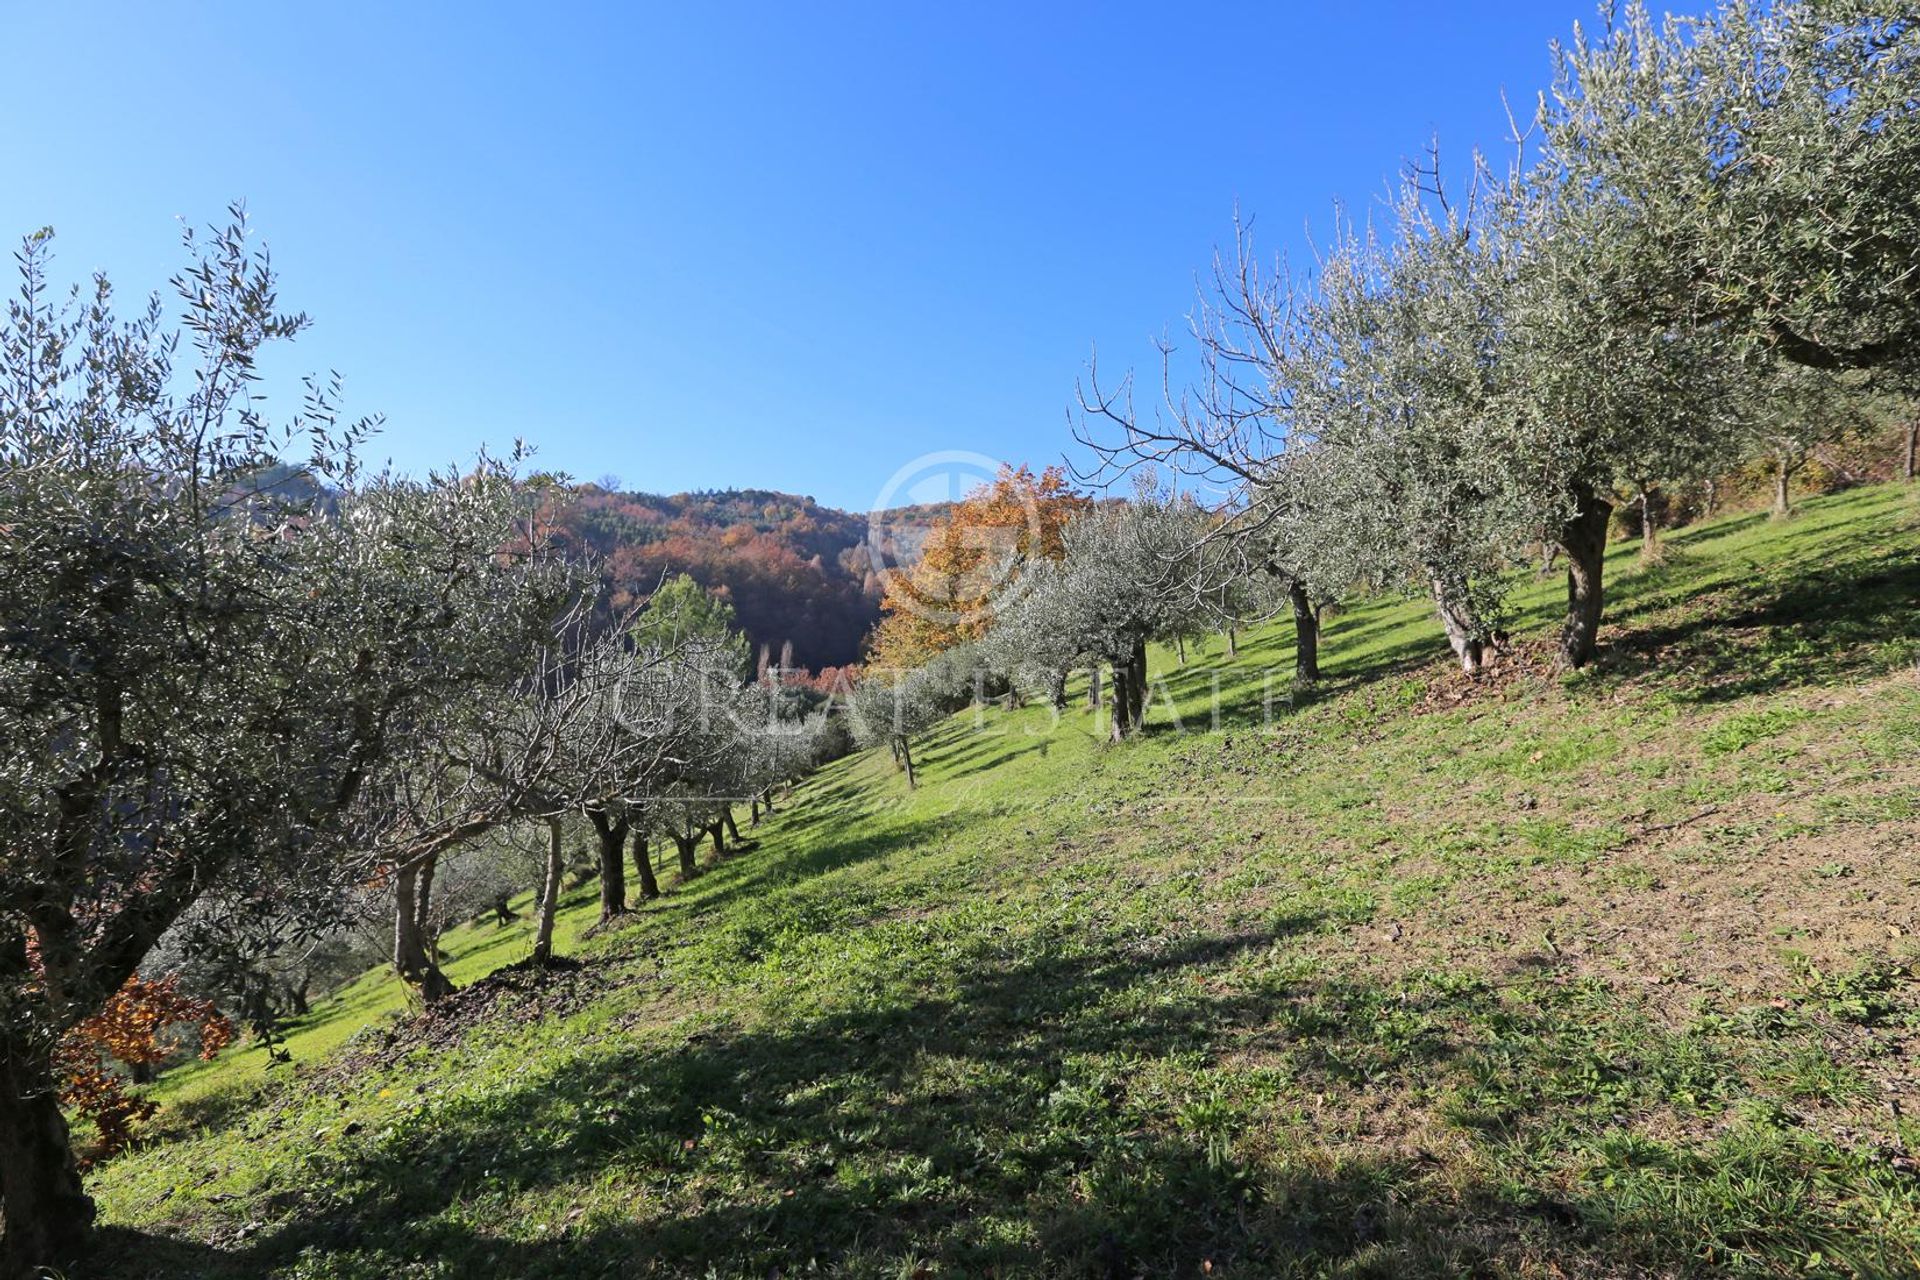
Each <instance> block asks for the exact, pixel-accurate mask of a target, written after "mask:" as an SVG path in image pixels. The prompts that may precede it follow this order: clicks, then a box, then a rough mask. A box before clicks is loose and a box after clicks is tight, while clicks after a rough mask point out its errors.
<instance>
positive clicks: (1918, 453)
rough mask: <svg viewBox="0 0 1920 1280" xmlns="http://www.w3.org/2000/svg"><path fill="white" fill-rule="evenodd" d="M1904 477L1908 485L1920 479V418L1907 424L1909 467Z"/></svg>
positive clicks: (1907, 466)
mask: <svg viewBox="0 0 1920 1280" xmlns="http://www.w3.org/2000/svg"><path fill="white" fill-rule="evenodd" d="M1904 477H1905V479H1906V482H1907V483H1908V484H1912V483H1913V482H1914V480H1915V478H1917V477H1920V418H1915V419H1914V420H1913V421H1912V422H1909V423H1908V424H1907V465H1906V470H1905V472H1904Z"/></svg>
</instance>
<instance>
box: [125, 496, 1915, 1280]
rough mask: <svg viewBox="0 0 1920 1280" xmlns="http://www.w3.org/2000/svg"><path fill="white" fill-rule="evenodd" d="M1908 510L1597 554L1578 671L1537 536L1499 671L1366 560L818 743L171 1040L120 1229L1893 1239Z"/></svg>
mask: <svg viewBox="0 0 1920 1280" xmlns="http://www.w3.org/2000/svg"><path fill="white" fill-rule="evenodd" d="M1917 513H1920V505H1917V504H1916V501H1915V498H1914V495H1913V493H1912V491H1911V490H1905V491H1903V490H1901V489H1900V488H1898V487H1882V488H1874V489H1866V490H1861V491H1857V492H1855V493H1851V494H1845V495H1840V496H1836V497H1830V498H1824V499H1819V500H1815V501H1813V502H1810V503H1808V504H1807V506H1806V508H1805V510H1804V512H1803V513H1802V514H1801V515H1800V516H1799V517H1798V518H1797V519H1796V520H1794V521H1791V522H1788V523H1786V524H1784V525H1775V524H1770V523H1767V522H1765V521H1763V520H1760V519H1757V518H1754V517H1750V516H1737V517H1732V518H1729V519H1726V520H1723V521H1720V522H1718V523H1716V524H1711V525H1707V526H1704V527H1701V528H1697V529H1693V530H1689V531H1685V532H1682V533H1679V534H1676V535H1674V536H1673V537H1672V538H1671V539H1670V542H1669V547H1668V555H1667V558H1666V560H1665V561H1664V563H1662V564H1661V565H1659V566H1657V567H1654V568H1640V567H1639V566H1637V565H1636V564H1635V563H1634V561H1633V560H1632V557H1631V551H1630V549H1626V548H1620V549H1618V550H1617V553H1616V555H1615V557H1614V559H1613V561H1612V563H1611V564H1610V566H1609V568H1610V571H1611V573H1612V575H1613V582H1614V587H1615V592H1616V594H1615V602H1616V607H1615V609H1614V610H1613V612H1612V614H1611V618H1610V626H1609V630H1608V632H1607V635H1606V639H1607V640H1608V641H1609V642H1610V647H1609V649H1608V652H1607V654H1606V657H1605V659H1604V660H1603V661H1602V662H1601V663H1600V664H1599V665H1598V667H1597V668H1595V669H1592V670H1589V671H1586V672H1582V673H1581V674H1580V675H1578V676H1576V677H1563V676H1561V675H1559V674H1557V673H1556V672H1554V671H1553V669H1552V667H1551V665H1550V663H1549V662H1548V661H1547V658H1546V650H1547V649H1549V648H1550V638H1549V635H1550V625H1551V612H1552V607H1553V603H1554V599H1555V596H1556V594H1557V591H1558V583H1557V582H1555V581H1548V580H1544V579H1542V580H1540V581H1538V582H1533V583H1530V584H1529V585H1528V586H1527V588H1526V589H1525V590H1524V591H1523V593H1522V606H1523V610H1524V618H1525V625H1524V626H1523V627H1521V628H1520V629H1519V630H1518V631H1517V632H1516V639H1515V643H1514V649H1513V652H1511V653H1510V654H1508V655H1506V656H1505V657H1503V658H1502V659H1500V660H1499V661H1497V662H1496V663H1495V664H1494V667H1493V669H1492V670H1491V671H1490V672H1489V673H1488V674H1487V675H1486V676H1485V677H1483V678H1482V679H1480V680H1478V681H1471V682H1470V681H1467V680H1466V679H1465V678H1464V677H1462V676H1460V675H1458V674H1457V673H1456V672H1454V671H1453V670H1452V669H1451V667H1450V665H1449V664H1448V663H1447V662H1445V661H1444V660H1443V659H1444V658H1445V656H1446V655H1445V647H1444V644H1443V642H1442V641H1441V639H1440V637H1439V634H1438V629H1437V627H1436V625H1435V624H1434V623H1433V622H1432V620H1431V618H1430V616H1429V613H1428V610H1427V609H1426V608H1424V607H1423V606H1422V605H1421V604H1420V603H1418V602H1412V603H1404V602H1397V601H1375V602H1368V603H1365V604H1361V605H1358V606H1356V607H1354V608H1352V609H1351V610H1350V611H1348V612H1344V613H1342V614H1340V615H1339V616H1337V617H1334V618H1330V619H1329V622H1328V625H1327V628H1326V631H1325V635H1324V638H1323V641H1322V654H1323V659H1324V662H1325V665H1326V668H1327V676H1328V678H1327V679H1326V680H1325V681H1324V682H1323V683H1322V684H1321V685H1320V686H1318V687H1316V688H1313V689H1297V688H1295V687H1293V686H1292V685H1291V683H1290V682H1289V681H1288V680H1287V679H1286V674H1287V673H1288V672H1290V669H1291V666H1290V641H1289V631H1288V629H1287V628H1286V627H1285V626H1276V627H1272V628H1268V629H1265V630H1261V631H1257V632H1255V633H1253V634H1252V635H1250V636H1248V637H1246V638H1245V642H1244V643H1243V644H1242V646H1241V648H1240V653H1239V655H1238V656H1237V657H1235V658H1232V659H1229V658H1228V657H1227V656H1226V654H1225V651H1224V646H1223V645H1222V643H1221V642H1219V641H1215V642H1214V643H1213V644H1212V645H1210V646H1209V648H1208V649H1207V651H1206V652H1204V653H1201V654H1197V655H1192V654H1190V655H1189V661H1188V663H1187V664H1186V665H1185V666H1184V667H1183V666H1178V665H1176V664H1175V662H1174V660H1173V658H1172V657H1171V655H1168V654H1164V653H1156V654H1155V655H1154V671H1155V674H1156V676H1158V677H1159V678H1160V684H1159V685H1158V687H1157V688H1156V691H1155V697H1154V698H1153V700H1152V702H1151V703H1150V706H1149V711H1148V716H1147V724H1148V732H1147V733H1146V734H1145V735H1144V736H1142V737H1141V738H1140V739H1138V740H1136V741H1135V742H1132V743H1129V744H1127V745H1124V746H1120V747H1109V746H1107V745H1106V744H1105V742H1104V735H1103V733H1102V731H1101V730H1102V726H1101V724H1100V722H1099V720H1098V717H1097V714H1096V713H1093V712H1090V711H1088V710H1087V709H1086V708H1085V706H1084V700H1085V699H1084V687H1082V688H1079V689H1076V690H1074V691H1073V709H1072V710H1071V711H1069V712H1067V713H1066V714H1064V715H1062V716H1058V717H1056V716H1055V715H1053V714H1052V713H1051V712H1050V711H1049V710H1048V709H1046V708H1042V707H1027V708H1023V709H1020V710H1015V711H1007V710H1004V709H1000V708H997V707H996V708H983V709H979V710H977V711H970V712H967V713H963V714H962V715H960V716H957V717H955V718H954V719H953V720H952V721H950V722H948V723H947V724H945V725H944V726H942V727H941V728H940V729H939V730H938V731H937V732H936V733H935V734H933V735H931V736H930V737H929V739H928V740H927V742H926V743H925V745H924V748H923V749H922V751H921V752H920V753H919V758H920V759H921V763H922V773H921V785H920V787H919V789H918V790H916V791H913V792H911V793H910V792H908V791H907V790H906V788H905V785H904V782H903V780H902V779H901V778H900V776H899V775H898V774H897V773H895V772H894V770H893V768H892V766H891V765H890V763H889V762H888V761H887V760H886V758H885V756H884V754H881V755H879V756H876V755H874V754H873V753H868V754H866V755H862V756H858V757H854V758H851V759H848V760H845V761H841V762H839V763H838V764H836V765H834V766H832V767H830V768H828V769H827V770H825V771H823V772H822V773H821V774H819V775H818V776H816V777H815V778H814V779H813V780H811V781H810V782H809V783H807V784H806V785H805V786H803V787H802V788H801V789H800V791H799V793H798V794H797V795H796V796H795V797H794V798H793V802H792V803H791V804H790V805H787V806H785V807H783V809H782V811H781V812H780V813H779V814H777V815H775V816H774V817H772V818H770V819H768V820H767V821H765V822H763V823H762V824H761V826H760V827H759V828H758V829H757V830H756V831H755V832H753V833H752V834H753V835H754V836H755V837H756V839H757V842H758V843H757V847H755V848H754V849H752V851H750V852H746V853H744V854H740V855H738V856H736V857H733V858H731V859H729V860H727V861H725V862H723V863H720V864H718V865H715V866H713V867H711V868H709V869H708V870H707V871H706V872H705V874H703V875H702V876H700V877H699V878H697V879H695V880H693V881H691V882H689V883H687V884H685V885H682V886H679V887H677V888H674V889H673V890H672V891H671V892H670V893H669V894H668V896H667V897H666V898H665V899H663V900H662V901H661V902H658V903H654V904H650V905H648V906H647V907H646V908H645V909H644V910H643V911H641V912H639V913H638V914H637V915H636V916H635V917H634V919H633V923H632V924H631V925H626V926H622V927H620V928H619V929H617V930H614V931H610V932H602V933H597V934H591V935H588V934H586V933H585V929H584V926H585V925H586V924H587V923H588V922H589V921H590V920H591V919H592V910H593V907H592V903H591V902H590V901H589V900H588V899H589V897H590V895H591V890H590V889H589V890H582V891H581V892H580V893H578V894H576V895H575V897H574V898H573V899H572V900H570V903H569V918H568V920H567V922H566V925H567V928H568V931H567V932H563V934H562V942H563V949H564V950H567V951H569V953H570V954H571V955H573V956H576V957H577V958H578V959H579V960H580V961H581V962H582V965H581V967H579V968H578V969H573V970H567V971H564V972H561V973H556V974H553V975H544V976H543V975H539V974H530V973H528V972H527V971H525V970H515V971H511V972H508V973H503V974H499V975H497V976H495V977H491V978H487V977H483V975H484V974H486V973H487V972H488V971H489V970H492V969H495V968H498V967H499V966H500V965H503V964H505V963H507V962H509V961H512V960H515V959H518V958H519V957H520V956H522V955H524V953H525V946H526V943H525V940H524V938H523V937H522V936H521V935H520V934H518V933H517V932H515V931H514V928H513V927H506V928H502V927H499V926H492V925H480V926H474V927H472V928H470V929H467V930H463V931H461V932H460V933H459V934H457V935H456V936H454V937H453V938H451V939H450V940H449V946H450V950H451V951H452V952H453V954H454V956H455V961H454V963H453V965H452V966H451V971H452V972H453V973H454V974H455V976H456V978H458V979H460V980H461V981H463V982H466V983H469V984H475V987H474V989H470V991H469V992H467V993H464V994H463V996H462V997H461V999H462V1004H461V1006H460V1011H459V1012H458V1013H457V1014H448V1015H442V1014H435V1015H433V1016H418V1015H413V1014H410V1013H408V1012H407V1011H406V1010H405V1008H404V1003H403V1001H402V1000H401V999H400V997H399V995H398V992H397V989H396V988H394V987H393V986H392V984H391V983H390V981H389V980H388V979H387V978H385V977H384V976H383V975H369V976H368V978H366V979H364V980H362V982H361V983H360V984H357V985H356V986H355V987H354V988H352V989H350V990H349V991H348V992H346V993H343V995H342V996H341V997H340V998H337V999H335V1000H333V1001H331V1002H329V1003H328V1004H326V1005H323V1006H322V1007H320V1008H319V1009H317V1010H316V1012H315V1014H314V1015H312V1016H311V1018H309V1019H307V1020H306V1021H305V1022H304V1023H303V1024H302V1025H301V1026H300V1027H299V1028H297V1030H296V1034H295V1035H294V1037H293V1039H292V1041H291V1044H292V1048H293V1050H294V1052H295V1056H296V1062H295V1064H294V1065H293V1066H292V1067H276V1068H271V1069H269V1068H268V1067H267V1066H266V1065H265V1063H264V1060H263V1058H262V1056H261V1055H260V1054H259V1053H258V1052H257V1051H253V1052H245V1053H232V1054H229V1055H227V1056H226V1057H224V1058H223V1059H221V1060H220V1061H217V1062H215V1063H212V1064H208V1065H206V1066H204V1067H199V1068H195V1069H193V1070H190V1071H185V1072H181V1073H177V1074H176V1075H175V1076H174V1077H171V1078H169V1079H168V1080H165V1081H163V1082H162V1085H161V1086H160V1094H161V1098H162V1101H163V1102H165V1103H167V1104H168V1106H169V1109H168V1110H167V1111H165V1112H163V1113H162V1119H161V1121H160V1122H159V1127H158V1128H157V1130H156V1132H155V1135H154V1140H153V1141H152V1143H151V1144H150V1145H149V1146H147V1147H146V1148H145V1149H143V1150H140V1151H137V1152H135V1153H133V1154H131V1155H128V1156H126V1157H123V1158H121V1159H119V1160H116V1161H114V1162H112V1163H110V1164H108V1165H106V1166H105V1167H103V1168H101V1169H100V1170H98V1171H97V1173H96V1174H95V1177H94V1186H95V1189H96V1190H97V1192H98V1194H99V1195H100V1198H101V1202H102V1206H103V1215H104V1220H105V1221H106V1222H107V1223H108V1224H109V1230H108V1232H107V1234H106V1236H105V1246H104V1248H105V1255H104V1256H103V1258H102V1273H103V1274H121V1275H127V1276H134V1275H138V1276H182V1277H184V1276H219V1275H231V1276H242V1275H245V1276H258V1275H281V1276H302V1277H322V1276H327V1277H348V1276H353V1277H362V1276H364V1277H376V1276H377V1277H382V1278H385V1277H396V1276H419V1277H427V1276H434V1277H438V1276H446V1277H454V1276H462V1277H466V1276H500V1277H509V1276H512V1277H522V1276H554V1277H561V1276H565V1277H588V1276H646V1275H660V1276H680V1275H694V1276H702V1275H715V1276H741V1277H754V1278H755V1280H761V1278H764V1277H770V1276H789V1277H791V1276H799V1275H808V1274H830V1275H844V1276H861V1277H927V1276H976V1275H999V1276H1036V1277H1037V1276H1060V1275H1084V1276H1101V1277H1105V1276H1115V1277H1120V1276H1135V1275H1142V1276H1199V1275H1208V1276H1272V1275H1323V1274H1324V1275H1380V1276H1404V1275H1435V1276H1451V1275H1459V1274H1464V1273H1469V1272H1471V1273H1479V1274H1496V1275H1499V1274H1507V1275H1540V1276H1560V1275H1594V1276H1601V1275H1640V1274H1648V1273H1652V1274H1709V1273H1711V1274H1725V1273H1735V1274H1740V1273H1745V1274H1757V1275H1849V1274H1858V1275H1901V1274H1912V1273H1914V1272H1915V1271H1916V1270H1920V1164H1917V1163H1916V1161H1920V1125H1916V1124H1915V1123H1914V1121H1913V1120H1912V1119H1911V1118H1910V1117H1911V1115H1912V1114H1913V1113H1915V1112H1916V1111H1920V1085H1917V1084H1916V1082H1915V1080H1914V1078H1913V1070H1912V1066H1911V1060H1910V1044H1911V1040H1912V1037H1913V1036H1914V1034H1915V1027H1916V1025H1917V1024H1916V1018H1920V996H1917V993H1916V988H1915V986H1914V982H1913V978H1912V973H1911V969H1910V965H1911V964H1912V962H1913V959H1914V949H1913V941H1912V934H1913V931H1914V930H1915V929H1920V868H1917V867H1916V863H1915V860H1914V854H1915V851H1916V849H1920V669H1916V664H1917V663H1920V520H1917V518H1916V516H1917ZM1216 689H1217V690H1218V700H1217V701H1216V697H1215V691H1216ZM576 939H577V940H576Z"/></svg>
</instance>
